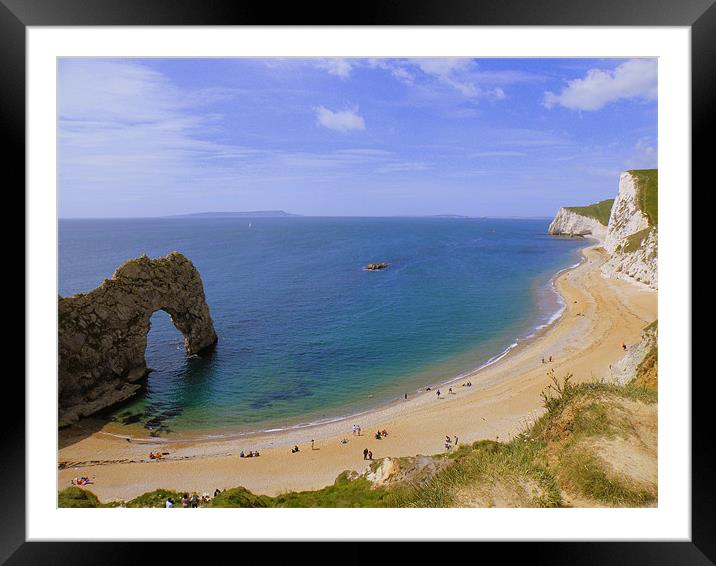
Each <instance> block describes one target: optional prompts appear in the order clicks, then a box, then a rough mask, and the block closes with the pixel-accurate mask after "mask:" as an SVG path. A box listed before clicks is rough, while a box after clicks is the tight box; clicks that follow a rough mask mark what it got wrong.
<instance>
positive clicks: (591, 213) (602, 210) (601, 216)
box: [565, 198, 614, 226]
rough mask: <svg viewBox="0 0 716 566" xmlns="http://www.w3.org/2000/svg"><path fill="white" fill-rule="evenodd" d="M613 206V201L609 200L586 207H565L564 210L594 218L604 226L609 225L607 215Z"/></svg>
mask: <svg viewBox="0 0 716 566" xmlns="http://www.w3.org/2000/svg"><path fill="white" fill-rule="evenodd" d="M613 204H614V199H613V198H609V199H606V200H603V201H600V202H595V203H594V204H590V205H587V206H565V208H566V209H567V210H571V211H572V212H574V213H576V214H580V215H582V216H587V217H589V218H594V219H595V220H596V221H597V222H599V223H600V224H603V225H604V226H606V225H607V224H609V214H611V212H612V205H613Z"/></svg>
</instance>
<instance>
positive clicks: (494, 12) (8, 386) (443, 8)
mask: <svg viewBox="0 0 716 566" xmlns="http://www.w3.org/2000/svg"><path fill="white" fill-rule="evenodd" d="M715 2H716V0H672V1H668V0H600V1H599V2H596V1H593V0H592V1H590V0H541V1H537V0H441V1H439V2H438V1H436V0H406V1H398V0H383V1H380V0H373V1H370V2H369V1H366V0H364V1H362V2H360V3H357V4H355V5H354V6H352V7H351V9H350V10H346V9H345V6H341V5H340V4H339V3H331V4H328V3H326V4H323V3H322V2H313V3H310V4H307V3H289V2H286V3H282V4H280V5H274V4H271V3H256V2H252V3H249V2H238V1H219V0H213V1H204V2H202V1H196V0H0V131H1V132H2V133H3V136H4V137H5V141H6V143H7V146H6V149H5V151H4V157H3V161H4V162H5V165H6V166H5V167H4V172H5V174H6V175H5V179H6V183H7V184H6V186H7V187H8V189H10V188H12V189H11V190H14V189H15V188H16V187H18V188H19V187H21V186H23V187H24V183H25V171H24V167H23V166H22V165H21V164H23V163H24V162H25V87H26V85H25V51H26V44H25V39H26V28H27V27H28V26H70V25H71V26H78V25H79V26H84V25H100V26H105V25H106V26H116V25H124V26H136V25H269V24H270V25H287V24H290V25H347V24H350V25H461V26H476V25H482V26H484V25H530V26H542V25H551V26H686V27H690V28H691V37H692V44H691V49H692V52H691V53H692V78H691V80H692V84H691V86H692V173H693V174H692V179H693V183H692V184H693V186H700V185H703V186H704V188H706V187H711V186H712V180H711V178H710V176H707V175H708V172H709V167H708V161H707V160H709V157H708V156H707V152H709V150H710V147H709V146H710V144H709V143H708V142H707V136H708V135H709V134H711V133H712V132H713V131H714V130H715V129H716V124H715V123H714V122H715V121H714V109H713V107H714V104H713V103H714V93H715V92H716V73H715V72H714V70H716V5H715ZM710 137H711V138H712V137H713V136H712V135H711V136H710ZM8 142H9V143H8ZM711 160H712V159H710V160H709V161H711ZM8 179H10V180H8ZM682 190H684V191H685V192H691V188H690V187H684V188H683V189H682ZM16 192H17V193H19V191H16ZM19 206H20V207H22V209H23V210H24V205H23V203H22V202H21V203H19ZM690 277H691V274H689V278H690ZM689 280H690V279H689ZM26 300H27V299H26ZM670 377H675V378H678V379H680V380H683V381H684V383H688V380H690V379H691V375H686V376H670ZM703 377H707V376H703ZM4 381H5V382H4V384H3V386H4V397H5V398H6V399H12V400H15V401H17V400H19V399H25V388H24V383H23V382H21V381H20V380H17V379H15V380H10V379H5V380H4ZM706 382H707V380H706V379H701V380H699V379H698V376H697V379H696V380H693V381H692V383H691V385H692V431H693V437H692V501H691V509H692V519H691V527H692V536H691V541H690V542H666V541H664V542H562V543H560V542H545V543H483V544H492V545H499V552H500V562H501V563H509V562H511V561H512V560H513V559H515V558H519V557H523V556H524V557H528V559H529V560H530V561H536V562H537V563H540V562H543V561H545V562H546V561H549V563H550V564H555V563H556V564H560V563H568V562H569V563H570V564H600V565H603V564H626V563H631V564H659V565H662V564H694V565H697V564H714V563H716V520H715V518H716V488H715V487H714V484H715V482H714V477H715V476H716V474H715V472H716V469H715V468H716V466H715V465H714V462H716V459H714V458H713V456H712V454H711V450H710V449H709V448H708V446H709V443H708V441H707V438H706V436H707V434H708V432H709V430H710V429H711V428H712V426H710V423H711V420H710V416H711V412H712V411H711V410H710V407H709V405H707V403H709V404H710V402H711V401H710V399H711V398H710V396H709V395H708V394H707V391H706V388H707V387H708V386H707V385H706ZM18 404H19V403H18ZM24 423H25V415H24V404H23V405H22V406H21V408H20V410H19V413H18V414H17V415H15V416H13V417H12V418H8V420H7V421H6V427H5V430H4V434H3V437H4V440H5V442H4V445H3V454H2V456H1V457H0V480H1V481H0V514H1V515H2V516H3V518H2V520H0V563H7V564H12V565H15V564H36V563H39V564H41V563H47V564H95V563H97V564H99V563H102V564H115V563H128V562H130V561H132V562H136V561H137V560H138V559H141V557H142V556H146V554H147V551H146V545H144V546H141V543H76V542H73V543H70V542H52V543H50V542H48V543H39V542H26V540H25V518H26V515H25V490H26V485H25V480H24V478H25V426H24ZM555 536H557V537H558V536H559V533H555ZM184 547H187V548H186V549H183V550H182V551H181V552H182V554H183V557H185V558H187V557H192V556H196V555H197V553H201V558H200V559H201V560H203V561H206V560H208V559H211V558H209V557H208V554H207V552H208V553H210V554H213V552H214V548H216V547H213V548H212V549H207V546H206V545H201V547H199V548H197V547H196V545H194V547H193V548H188V545H184ZM493 548H494V547H493ZM343 552H345V551H343ZM421 552H422V551H421ZM451 552H455V551H451ZM458 552H459V551H458ZM150 554H154V551H151V552H150ZM321 554H324V553H323V552H321ZM349 554H350V555H353V553H349ZM311 555H312V556H315V554H314V553H313V552H311ZM354 557H355V558H358V556H357V553H355V556H354ZM156 559H157V558H155V559H154V560H153V561H156ZM159 559H167V560H172V559H173V557H171V556H169V555H167V556H165V557H163V558H159ZM476 559H477V558H476ZM505 561H507V562H505Z"/></svg>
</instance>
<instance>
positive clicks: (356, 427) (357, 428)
mask: <svg viewBox="0 0 716 566" xmlns="http://www.w3.org/2000/svg"><path fill="white" fill-rule="evenodd" d="M360 431H361V428H360V425H357V424H354V425H353V435H354V436H360Z"/></svg>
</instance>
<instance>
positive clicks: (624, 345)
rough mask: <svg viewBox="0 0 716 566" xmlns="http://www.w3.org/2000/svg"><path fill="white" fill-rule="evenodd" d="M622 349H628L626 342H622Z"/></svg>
mask: <svg viewBox="0 0 716 566" xmlns="http://www.w3.org/2000/svg"><path fill="white" fill-rule="evenodd" d="M622 349H623V350H624V351H625V352H626V350H627V345H626V343H625V342H622Z"/></svg>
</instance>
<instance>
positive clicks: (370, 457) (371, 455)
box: [368, 450, 373, 460]
mask: <svg viewBox="0 0 716 566" xmlns="http://www.w3.org/2000/svg"><path fill="white" fill-rule="evenodd" d="M368 459H369V460H372V459H373V452H371V451H370V450H368Z"/></svg>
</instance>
